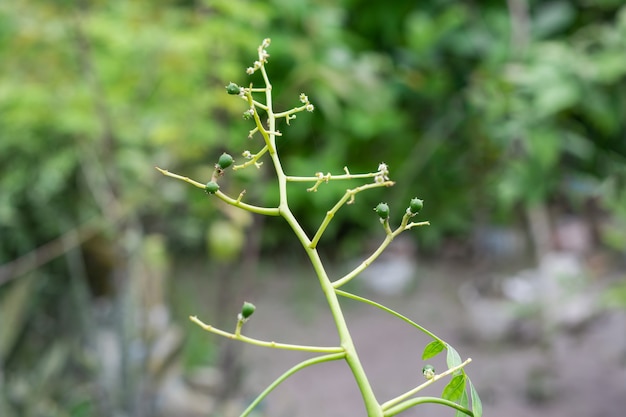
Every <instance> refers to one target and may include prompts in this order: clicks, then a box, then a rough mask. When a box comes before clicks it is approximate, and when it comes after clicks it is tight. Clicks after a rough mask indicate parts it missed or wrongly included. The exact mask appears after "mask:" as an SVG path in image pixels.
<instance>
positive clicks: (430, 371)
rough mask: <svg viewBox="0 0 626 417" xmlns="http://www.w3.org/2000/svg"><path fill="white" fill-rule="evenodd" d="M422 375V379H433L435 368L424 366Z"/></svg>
mask: <svg viewBox="0 0 626 417" xmlns="http://www.w3.org/2000/svg"><path fill="white" fill-rule="evenodd" d="M422 374H424V378H426V379H433V378H434V377H435V367H434V366H432V365H424V367H423V368H422Z"/></svg>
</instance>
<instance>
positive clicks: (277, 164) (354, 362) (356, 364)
mask: <svg viewBox="0 0 626 417" xmlns="http://www.w3.org/2000/svg"><path fill="white" fill-rule="evenodd" d="M261 72H262V74H263V79H264V80H265V82H266V87H267V91H266V98H267V107H268V110H267V117H268V128H269V132H270V133H269V138H268V147H269V153H270V158H271V159H272V163H273V165H274V168H275V171H276V176H277V179H278V190H279V196H280V203H279V206H278V209H279V212H280V215H281V216H282V217H283V218H284V219H285V220H286V221H287V223H288V224H289V226H290V227H291V228H292V230H293V231H294V233H295V235H296V236H297V237H298V240H300V243H301V244H302V246H303V247H304V250H305V251H306V253H307V255H308V256H309V259H310V260H311V264H312V265H313V268H314V269H315V272H316V274H317V276H318V278H319V281H320V286H321V287H322V291H323V293H324V295H325V296H326V300H327V302H328V305H329V308H330V311H331V313H332V315H333V319H334V321H335V325H336V327H337V332H338V333H339V339H340V341H341V347H342V348H343V349H344V351H345V355H346V356H345V359H346V362H347V363H348V366H349V367H350V370H351V371H352V374H353V375H354V379H355V381H356V383H357V385H358V387H359V390H360V391H361V395H362V397H363V402H364V404H365V409H366V410H367V415H368V417H383V411H382V409H381V408H380V404H379V403H378V401H377V400H376V396H375V395H374V390H373V389H372V386H371V385H370V383H369V380H368V378H367V375H366V374H365V370H364V369H363V365H362V364H361V361H360V360H359V357H358V355H357V352H356V348H355V346H354V342H353V341H352V336H351V335H350V331H349V330H348V325H347V324H346V321H345V318H344V316H343V312H342V311H341V306H340V305H339V300H338V299H337V295H336V294H335V289H334V288H333V286H332V283H331V281H330V279H329V278H328V275H327V274H326V271H325V270H324V266H323V264H322V261H321V259H320V257H319V254H318V252H317V250H316V249H314V248H311V247H310V243H311V242H310V240H309V238H308V237H307V235H306V232H305V231H304V230H303V229H302V226H300V224H299V223H298V221H297V220H296V218H295V217H294V215H293V213H292V212H291V210H290V209H289V204H288V201H287V177H286V175H285V173H284V172H283V168H282V165H281V161H280V158H279V157H278V153H277V151H276V146H275V140H276V138H275V136H274V134H273V133H271V132H274V131H275V126H276V118H275V116H274V112H273V110H272V95H271V87H270V84H269V80H268V78H267V74H266V72H265V67H264V66H262V67H261ZM255 114H256V112H255ZM262 133H263V132H262Z"/></svg>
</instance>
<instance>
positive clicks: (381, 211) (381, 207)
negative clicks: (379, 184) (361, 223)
mask: <svg viewBox="0 0 626 417" xmlns="http://www.w3.org/2000/svg"><path fill="white" fill-rule="evenodd" d="M374 211H375V212H376V214H378V216H379V217H380V218H381V219H383V220H385V219H386V218H387V217H389V206H388V205H387V204H386V203H380V204H378V205H377V206H376V208H375V209H374Z"/></svg>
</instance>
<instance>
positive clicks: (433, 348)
mask: <svg viewBox="0 0 626 417" xmlns="http://www.w3.org/2000/svg"><path fill="white" fill-rule="evenodd" d="M444 347H445V346H444V344H443V343H441V342H440V341H439V340H433V341H432V342H430V343H429V344H427V345H426V347H425V348H424V353H422V360H426V359H430V358H432V357H435V356H437V355H438V354H439V353H441V351H442V350H443V348H444Z"/></svg>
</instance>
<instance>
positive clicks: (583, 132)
mask: <svg viewBox="0 0 626 417" xmlns="http://www.w3.org/2000/svg"><path fill="white" fill-rule="evenodd" d="M526 3H528V10H527V13H526V14H524V13H523V12H522V13H521V14H520V13H519V12H515V11H513V10H509V9H508V8H507V4H511V5H514V4H517V5H524V4H526ZM522 9H523V8H522ZM516 36H517V38H516ZM264 37H270V38H272V49H271V54H272V56H271V57H270V60H269V61H270V63H269V66H268V70H269V71H270V72H271V74H272V79H273V80H274V83H275V86H274V87H275V97H276V100H277V103H278V106H277V107H280V106H282V107H283V108H285V109H287V108H290V107H292V106H293V105H295V104H297V103H298V95H299V94H300V93H301V92H305V93H306V94H307V95H308V96H309V97H310V99H311V101H312V103H313V104H314V105H315V106H316V111H315V112H314V113H313V114H310V115H309V114H307V115H306V116H302V117H298V119H297V120H294V121H293V122H292V123H291V126H290V127H286V126H279V129H280V130H281V131H282V132H283V133H284V143H281V144H280V145H279V146H280V148H279V151H280V152H281V153H282V155H283V156H284V157H283V161H284V164H285V168H286V171H287V172H288V173H290V174H294V175H311V174H313V173H315V172H317V171H323V172H328V171H330V172H333V173H339V172H341V171H342V169H343V167H344V166H348V167H349V168H350V170H351V172H355V173H356V172H359V171H367V172H370V171H373V170H375V169H376V167H377V166H378V163H380V162H382V161H384V162H386V163H387V164H388V165H389V166H390V170H391V178H392V179H398V180H401V181H399V182H398V185H397V186H396V187H394V188H393V189H392V190H386V192H385V193H383V192H382V191H381V192H378V191H376V192H373V193H371V194H369V195H366V196H363V197H361V196H359V199H358V200H357V204H356V205H354V206H351V207H349V208H346V210H342V211H340V212H339V213H338V215H337V218H336V220H335V221H334V222H333V226H332V227H333V228H332V229H330V230H329V231H328V238H327V239H328V240H327V242H330V244H331V245H338V244H340V243H339V242H342V243H341V244H345V245H346V246H351V245H352V246H360V245H361V243H360V242H361V241H362V239H363V238H364V237H365V236H368V235H369V234H370V232H371V230H372V228H376V227H378V224H377V223H378V222H377V219H376V216H375V214H374V213H373V212H372V207H374V206H375V205H376V204H377V203H378V202H380V201H381V200H382V201H387V202H388V203H389V205H390V207H391V213H392V218H393V217H395V218H399V217H400V215H401V214H402V213H403V212H404V210H405V208H406V206H407V205H408V203H409V200H410V199H411V198H412V197H415V196H417V197H419V198H422V199H423V200H424V201H425V207H424V211H423V214H422V215H423V217H424V218H425V219H428V220H430V221H431V223H432V224H433V226H432V227H430V228H423V229H420V231H419V233H417V234H416V235H417V236H418V238H419V239H421V241H422V242H421V243H423V245H424V246H426V247H432V248H434V247H437V245H438V244H439V243H440V242H441V241H442V239H443V238H445V237H446V236H448V235H450V234H452V235H467V234H469V233H470V232H471V230H472V228H473V227H474V226H475V225H476V222H477V221H481V222H492V221H499V222H505V223H506V222H512V221H515V220H516V216H517V215H516V213H517V212H516V211H515V207H517V206H518V205H520V204H532V203H534V202H539V201H547V200H550V199H551V198H554V197H555V196H559V198H561V199H563V200H565V201H567V202H568V203H570V204H573V205H576V204H580V202H582V201H585V200H586V199H589V198H592V197H593V198H599V200H600V201H601V203H602V205H603V207H604V208H605V209H608V210H610V211H611V212H613V213H616V214H617V215H618V219H625V218H626V211H625V209H624V207H626V204H624V203H623V202H624V200H625V198H626V193H625V192H624V189H625V188H626V187H624V186H625V185H626V169H625V168H624V167H625V166H626V164H625V162H626V60H625V59H624V56H626V6H624V5H623V1H621V0H603V1H588V0H577V1H565V0H552V1H538V0H534V1H528V2H525V1H522V0H518V1H510V2H501V1H488V0H486V1H480V2H456V1H451V0H435V1H431V2H415V1H408V0H397V1H393V2H371V1H367V0H342V1H327V0H268V1H263V2H261V1H245V0H159V1H152V0H135V1H132V2H130V1H123V0H58V1H48V0H13V1H3V2H0V190H1V192H0V265H1V264H4V263H7V262H9V261H11V260H12V259H15V258H17V257H19V256H21V255H24V254H26V253H29V252H30V251H32V250H33V249H35V248H37V247H39V246H40V245H42V244H44V243H46V242H48V241H50V240H52V239H54V238H56V237H58V236H60V235H61V234H63V233H64V232H66V231H68V230H70V229H73V228H79V229H80V228H81V227H83V226H81V225H85V224H86V223H87V222H93V221H94V219H95V224H96V229H97V230H98V233H100V234H102V235H104V236H106V237H107V238H108V239H109V240H108V242H113V241H115V240H116V238H117V237H116V232H115V231H112V228H113V226H112V225H115V224H118V223H124V222H126V219H127V218H129V217H132V218H133V219H135V221H136V222H137V223H138V224H139V225H140V226H141V228H142V230H144V231H146V232H152V231H157V232H163V233H167V235H168V240H169V241H170V242H171V248H170V249H171V250H172V251H174V252H176V251H180V252H183V251H185V252H186V253H196V254H198V256H205V255H204V254H205V253H206V251H205V249H204V247H203V245H204V244H205V236H206V233H207V228H208V227H209V223H210V222H211V218H214V217H223V216H222V215H220V214H218V212H217V211H216V210H215V208H214V207H213V206H212V205H211V204H208V203H207V202H206V199H205V197H204V196H203V195H202V193H198V192H194V190H193V189H191V188H190V187H185V186H184V185H183V184H179V183H178V182H174V181H164V180H163V179H162V178H161V177H160V174H158V173H156V171H155V170H154V169H153V167H154V166H155V165H158V166H161V167H164V168H168V169H171V170H173V171H175V172H179V173H182V174H185V175H189V176H190V177H193V178H196V179H199V180H201V179H208V177H209V176H210V173H211V172H212V168H213V164H214V163H215V161H216V159H217V157H218V156H219V155H220V154H221V152H222V151H224V150H227V151H229V152H230V153H232V154H233V155H235V156H237V155H238V154H239V152H240V151H243V150H244V149H247V148H250V150H256V149H257V148H256V146H259V144H258V143H255V142H250V141H249V140H248V139H246V137H247V133H248V129H250V128H251V125H250V124H247V123H246V122H245V121H243V120H242V119H241V113H242V111H243V110H245V105H244V103H243V102H242V103H238V102H237V101H236V100H232V99H230V97H228V96H227V95H226V94H225V91H224V86H225V85H226V84H227V83H228V82H230V81H233V82H237V83H239V84H245V83H246V82H248V78H247V77H248V76H246V75H245V67H246V66H248V65H250V64H251V61H252V60H253V58H254V56H255V55H254V54H255V46H256V45H257V44H258V43H259V42H260V41H261V40H262V39H263V38H264ZM263 172H264V171H263V170H261V172H260V176H259V177H257V175H256V174H257V173H256V172H255V171H254V169H249V170H246V171H245V172H243V173H242V174H240V175H237V176H232V178H229V179H228V180H229V181H230V183H229V184H226V186H227V188H228V189H230V190H232V194H234V195H236V194H238V193H239V191H240V190H241V189H242V188H247V189H248V194H247V197H246V198H250V199H251V200H257V201H261V202H264V203H267V204H270V203H271V202H272V201H275V200H276V193H277V190H276V189H275V187H272V184H271V182H267V181H266V180H265V179H264V178H265V177H264V174H263ZM258 178H261V181H258ZM296 186H300V185H296ZM338 187H339V188H338ZM341 187H343V186H340V185H336V184H334V183H330V184H326V185H324V186H322V187H321V189H320V191H319V192H317V193H316V194H314V195H311V194H308V193H306V192H305V191H304V187H302V190H301V192H299V193H294V197H293V200H292V201H291V203H292V208H293V209H294V211H295V212H296V215H298V216H299V217H300V218H302V219H304V221H303V223H304V225H305V226H308V227H309V228H311V229H312V227H313V226H314V225H317V224H318V222H319V221H320V220H321V219H322V217H323V215H324V214H325V212H326V210H328V209H329V208H330V207H331V206H332V205H333V204H334V202H335V201H336V199H337V198H338V196H340V195H342V194H343V189H342V188H341ZM89 224H92V223H89ZM616 224H618V225H619V227H620V228H621V229H619V228H618V229H615V228H614V229H612V232H613V233H612V234H610V235H608V237H607V242H608V243H609V244H611V245H613V246H615V247H617V248H618V249H620V248H619V246H620V245H621V243H620V242H623V239H622V240H620V239H619V236H620V233H615V230H623V228H624V227H625V226H624V221H623V220H617V221H616ZM286 232H287V229H286V228H281V227H279V225H277V224H275V223H274V222H271V223H269V222H268V227H266V228H265V229H264V234H263V238H264V240H265V243H266V247H270V248H274V249H276V248H285V247H290V245H289V244H288V243H285V241H284V239H286V238H289V239H290V238H291V235H290V234H289V235H288V234H286ZM616 236H617V237H616ZM621 236H623V234H621ZM339 238H341V239H340V240H339ZM111 244H112V245H113V243H111ZM621 249H622V250H623V246H622V247H621ZM67 270H68V263H66V262H63V261H56V262H52V263H50V264H48V265H46V268H45V269H44V270H43V272H42V273H43V275H41V276H47V277H49V278H50V277H53V278H55V280H52V279H50V280H45V279H41V280H40V281H39V282H38V283H37V284H33V285H32V288H33V289H32V292H33V294H35V295H33V297H32V300H31V302H30V304H31V305H29V306H28V309H29V314H30V317H40V316H41V315H42V314H45V315H46V317H52V318H50V323H51V326H52V327H54V326H55V325H58V324H59V323H61V322H62V320H64V319H67V317H68V316H69V317H71V314H69V311H71V309H72V308H74V305H73V304H72V303H64V300H66V297H67V293H66V292H67V289H66V288H67V285H68V280H69V278H68V272H67ZM5 278H6V277H5ZM3 284H4V282H3V281H2V280H1V279H0V286H2V287H0V303H2V302H3V301H6V300H8V299H9V298H13V296H11V297H9V295H8V294H9V290H13V291H12V292H15V291H17V290H16V289H15V288H13V289H12V288H11V287H12V285H6V286H3ZM7 288H8V289H7ZM14 314H15V315H16V317H20V323H24V324H23V328H24V329H26V328H28V329H29V331H31V332H32V333H33V334H34V336H32V337H37V336H39V337H42V338H45V337H50V327H46V326H42V325H39V326H37V325H33V324H32V323H31V324H30V327H28V326H29V325H28V320H27V319H24V317H25V316H24V315H25V314H26V313H25V312H24V311H19V309H15V313H14ZM2 326H5V325H4V324H2ZM76 327H77V326H76ZM19 330H20V331H15V332H5V333H4V334H5V336H6V335H7V334H9V333H10V337H9V336H6V339H5V340H0V345H2V352H1V353H2V357H0V361H4V362H5V363H6V361H8V359H9V358H15V356H14V355H16V349H15V347H16V346H17V345H18V343H20V339H19V335H20V334H22V333H21V330H22V329H19ZM73 331H78V330H77V329H76V328H74V327H71V328H69V329H68V330H67V334H68V335H72V334H73V333H72V332H73ZM68 349H69V348H67V347H66V346H64V345H59V347H58V348H56V349H53V350H52V351H51V353H50V355H49V357H48V356H47V357H44V358H43V359H42V363H41V364H40V366H41V367H44V368H45V367H46V366H47V365H46V361H48V362H49V363H53V364H57V365H58V364H59V363H61V362H63V361H71V360H70V359H67V358H69V357H70V356H71V355H68V354H67V352H68ZM59 352H61V353H59ZM58 358H63V359H62V360H61V359H58ZM13 363H16V362H13ZM77 366H78V365H77ZM50 368H51V369H55V372H57V371H58V369H61V368H62V367H59V366H56V365H55V366H54V367H53V366H52V365H50ZM48 373H50V372H48ZM0 382H1V381H0ZM51 398H54V396H51ZM57 400H58V401H60V402H63V401H65V400H63V399H58V398H57V399H56V400H55V401H57ZM51 401H52V400H51ZM72 401H74V400H72ZM81 401H82V399H80V401H79V400H76V401H74V402H73V403H72V404H75V407H78V408H80V409H81V410H82V409H84V406H82V405H81V404H82V403H81ZM66 404H67V402H66ZM1 406H2V404H0V407H1ZM81 407H82V408H81ZM78 408H77V409H78ZM1 411H2V410H1V409H0V412H1ZM25 413H26V412H25ZM77 413H78V412H77ZM81 413H82V414H81ZM23 415H36V413H35V411H33V414H28V413H26V414H23ZM49 415H53V414H49ZM54 415H73V414H71V413H70V414H68V413H65V414H64V413H62V412H59V413H57V414H54ZM74 415H88V413H87V414H85V412H84V411H81V412H80V413H78V414H74Z"/></svg>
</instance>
